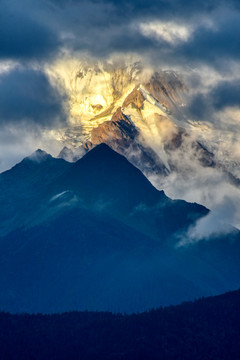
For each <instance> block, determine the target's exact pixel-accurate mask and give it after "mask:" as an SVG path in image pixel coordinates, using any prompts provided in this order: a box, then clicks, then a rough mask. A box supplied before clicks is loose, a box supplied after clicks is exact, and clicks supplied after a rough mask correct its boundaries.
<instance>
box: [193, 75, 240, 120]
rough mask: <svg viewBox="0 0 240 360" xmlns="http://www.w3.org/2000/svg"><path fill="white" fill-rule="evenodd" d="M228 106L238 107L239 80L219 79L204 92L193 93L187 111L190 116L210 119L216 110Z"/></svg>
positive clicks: (239, 105) (239, 97) (198, 118)
mask: <svg viewBox="0 0 240 360" xmlns="http://www.w3.org/2000/svg"><path fill="white" fill-rule="evenodd" d="M228 107H238V108H240V80H236V81H220V82H219V83H218V84H217V85H216V86H214V87H213V88H212V89H211V90H210V91H209V92H207V93H206V94H201V93H199V94H197V95H195V96H194V97H193V98H192V99H191V102H190V105H189V107H188V109H187V111H188V116H190V117H191V118H194V119H196V120H206V121H211V120H213V119H214V115H215V113H216V111H220V110H224V109H226V108H228Z"/></svg>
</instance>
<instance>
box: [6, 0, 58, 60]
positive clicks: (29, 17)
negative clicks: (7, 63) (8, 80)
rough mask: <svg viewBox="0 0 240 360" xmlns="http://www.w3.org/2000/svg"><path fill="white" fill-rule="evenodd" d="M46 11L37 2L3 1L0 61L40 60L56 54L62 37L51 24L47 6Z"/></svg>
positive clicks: (26, 0) (25, 0) (24, 0)
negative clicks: (40, 8)
mask: <svg viewBox="0 0 240 360" xmlns="http://www.w3.org/2000/svg"><path fill="white" fill-rule="evenodd" d="M43 4H44V2H43ZM37 5H38V6H37ZM44 10H45V11H44V12H41V11H40V10H39V4H37V2H36V1H35V2H34V1H33V2H30V1H28V0H23V1H19V2H17V1H15V0H2V1H1V2H0V59H9V58H10V59H15V60H21V59H22V60H27V59H30V60H32V59H37V60H40V59H42V58H46V57H49V56H51V55H52V54H53V53H54V52H55V51H56V49H57V48H58V47H59V45H60V41H59V36H58V34H57V33H56V32H54V30H53V29H52V28H51V27H50V26H49V25H48V23H49V21H48V20H49V18H48V17H49V15H48V14H47V12H46V11H47V7H44ZM49 12H50V10H49Z"/></svg>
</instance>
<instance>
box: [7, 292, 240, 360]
mask: <svg viewBox="0 0 240 360" xmlns="http://www.w3.org/2000/svg"><path fill="white" fill-rule="evenodd" d="M239 304H240V291H236V292H231V293H227V294H225V295H221V296H217V297H212V298H206V299H201V300H198V301H195V302H188V303H183V304H182V305H179V306H175V307H174V306H170V307H167V308H161V309H158V310H152V311H149V312H145V313H141V314H132V315H118V314H111V313H104V312H71V313H64V314H56V315H41V314H38V315H29V314H22V315H11V314H8V313H1V314H0V352H1V359H7V360H13V359H16V360H28V359H31V360H43V359H44V360H45V359H51V360H55V359H56V360H63V359H64V360H70V359H71V360H75V359H81V360H85V359H95V360H97V359H104V360H110V359H111V360H120V359H122V360H123V359H129V360H130V359H131V360H135V359H136V360H137V359H138V360H139V359H147V360H151V359H161V360H173V359H174V360H178V359H179V360H193V359H194V360H205V359H207V360H210V359H212V360H223V359H224V360H227V359H229V360H230V359H231V360H235V359H236V360H237V359H240V307H239Z"/></svg>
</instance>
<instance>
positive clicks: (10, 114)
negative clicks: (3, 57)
mask: <svg viewBox="0 0 240 360" xmlns="http://www.w3.org/2000/svg"><path fill="white" fill-rule="evenodd" d="M63 104H64V97H63V96H62V95H61V94H60V93H59V92H58V91H57V90H56V89H55V88H54V87H53V86H52V85H51V84H50V83H49V80H48V78H47V77H46V75H45V74H44V73H43V72H41V71H36V70H33V69H28V68H16V69H15V70H13V71H11V72H9V73H5V74H2V75H1V76H0V125H1V126H4V125H10V124H17V123H21V122H23V123H25V124H28V125H31V126H32V125H36V126H40V127H42V126H44V127H47V128H51V127H56V126H60V125H63V124H64V122H65V119H66V114H65V110H64V105H63Z"/></svg>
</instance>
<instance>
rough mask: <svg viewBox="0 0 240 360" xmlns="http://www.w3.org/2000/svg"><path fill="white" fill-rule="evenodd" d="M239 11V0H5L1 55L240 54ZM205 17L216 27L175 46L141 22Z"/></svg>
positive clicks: (183, 57)
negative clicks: (149, 33)
mask: <svg viewBox="0 0 240 360" xmlns="http://www.w3.org/2000/svg"><path fill="white" fill-rule="evenodd" d="M219 9H223V10H222V13H221V11H220V10H219ZM225 9H227V12H225ZM219 11H220V12H219ZM239 14H240V12H239V4H238V2H237V1H234V0H229V1H228V2H227V1H223V0H222V1H217V0H201V1H198V2H196V1H192V0H191V1H190V0H184V1H183V0H159V1H157V0H152V1H144V0H135V1H127V0H122V1H117V0H111V1H106V0H105V1H98V0H92V1H84V0H42V1H40V0H32V1H30V0H21V2H19V1H17V0H2V1H1V2H0V45H1V46H0V59H1V58H2V59H7V58H10V59H18V60H19V59H24V60H32V59H34V60H36V59H37V60H40V59H45V58H48V57H49V56H53V55H54V54H55V55H57V54H59V51H60V49H61V48H67V49H68V50H69V51H81V50H84V51H87V52H89V53H90V54H92V55H94V56H97V57H98V56H108V55H109V54H111V53H112V52H114V51H120V52H123V53H125V52H137V53H140V54H142V53H143V52H144V51H145V52H148V51H149V52H151V58H153V57H154V58H155V59H156V61H159V59H162V60H163V61H165V62H167V63H174V62H175V63H178V62H180V63H182V62H195V61H196V62H205V63H206V62H207V63H209V62H212V61H213V62H219V60H222V59H238V57H239V53H240V47H239V46H238V34H239V31H240V21H239V18H240V15H239ZM205 17H208V18H210V19H212V21H213V25H216V29H215V30H213V29H211V28H206V27H202V26H199V27H197V29H196V31H195V32H194V33H193V34H192V36H191V37H190V39H189V40H188V41H187V42H185V43H181V42H180V43H179V44H174V45H173V44H169V43H166V41H165V42H164V41H161V39H158V40H156V39H153V38H151V37H147V36H144V34H142V33H141V32H140V30H139V27H138V24H139V23H141V22H151V21H154V20H155V21H156V20H157V21H170V20H171V21H176V22H180V23H183V24H185V23H189V22H190V23H191V21H192V22H193V23H194V25H196V24H197V23H198V21H199V19H200V18H201V19H202V18H205Z"/></svg>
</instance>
